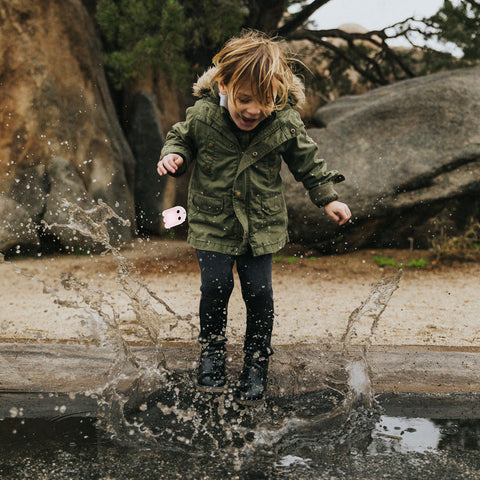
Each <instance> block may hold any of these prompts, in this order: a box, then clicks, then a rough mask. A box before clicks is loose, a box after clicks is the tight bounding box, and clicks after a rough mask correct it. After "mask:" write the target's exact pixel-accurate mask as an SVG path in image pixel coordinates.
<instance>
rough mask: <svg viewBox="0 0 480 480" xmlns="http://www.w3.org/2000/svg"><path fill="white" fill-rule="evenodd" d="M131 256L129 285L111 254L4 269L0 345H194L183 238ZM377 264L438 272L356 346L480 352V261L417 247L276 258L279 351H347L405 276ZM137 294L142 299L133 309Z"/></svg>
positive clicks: (234, 321)
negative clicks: (121, 341)
mask: <svg viewBox="0 0 480 480" xmlns="http://www.w3.org/2000/svg"><path fill="white" fill-rule="evenodd" d="M121 253H122V255H124V256H125V257H126V258H127V259H128V260H129V262H131V265H132V267H131V276H132V277H133V278H134V279H135V280H131V279H130V278H129V277H127V281H124V283H123V288H122V286H121V284H120V283H119V281H118V279H117V274H118V272H117V266H118V261H117V260H116V258H115V257H114V256H113V255H111V254H107V255H86V256H74V255H68V256H66V255H63V256H62V255H51V256H40V257H19V258H14V259H8V260H6V261H5V262H3V263H2V264H0V272H1V274H0V302H1V305H2V309H1V311H0V342H22V343H23V342H35V343H37V342H38V343H49V342H61V343H91V342H93V343H96V344H99V343H100V344H102V342H103V343H105V342H106V341H107V339H108V337H109V336H112V335H115V334H116V333H117V332H118V330H121V332H122V336H123V337H124V338H125V339H127V340H128V341H129V342H130V343H132V344H136V345H148V344H150V343H151V337H152V336H158V338H159V339H160V340H161V341H176V342H195V340H196V337H197V335H198V316H197V311H198V302H199V298H200V291H199V287H200V274H199V269H198V265H197V262H196V258H195V251H194V250H193V249H192V248H191V247H189V246H188V245H187V244H186V243H185V242H183V241H178V240H177V241H174V240H165V239H143V240H142V239H137V240H135V241H134V242H133V243H132V244H131V245H129V246H128V247H126V248H124V249H123V250H122V252H121ZM375 255H376V256H383V257H387V258H395V260H396V261H397V262H399V263H400V262H403V263H404V264H407V263H409V262H410V261H411V260H412V259H419V258H425V259H428V260H429V265H428V266H426V267H423V268H412V267H405V268H403V275H402V278H401V281H400V284H399V288H398V289H397V290H396V291H395V293H394V294H393V296H392V298H391V299H390V301H389V303H388V306H387V308H386V309H385V311H384V312H383V314H382V316H381V318H380V320H379V321H378V324H377V325H376V327H375V328H374V331H373V333H371V329H372V324H373V323H374V318H372V316H371V315H370V316H369V315H368V314H367V315H365V316H364V317H362V318H361V319H360V320H359V321H358V324H356V325H355V328H354V330H353V336H352V343H354V344H364V343H365V342H371V343H372V344H373V345H397V346H398V345H422V346H431V347H433V348H434V347H443V348H444V347H452V348H458V349H461V350H472V351H477V349H478V351H480V321H479V313H480V297H479V295H478V288H479V286H480V280H479V279H480V264H478V263H450V264H448V265H445V264H442V265H438V264H435V263H434V262H433V263H432V259H431V258H429V254H428V252H423V251H408V250H407V251H404V250H392V251H386V250H382V251H372V250H362V251H357V252H354V253H349V254H343V255H333V256H316V255H314V252H312V251H307V250H305V249H302V248H301V247H298V246H295V245H290V246H288V247H287V248H286V249H284V250H283V251H282V252H280V253H279V255H277V256H275V263H274V266H273V285H274V297H275V309H276V320H275V328H274V337H273V343H274V345H275V344H276V345H285V344H302V343H313V344H328V345H338V344H339V343H340V341H341V338H342V336H343V334H344V333H345V330H346V326H347V322H348V319H349V316H350V315H351V313H352V312H353V311H354V310H355V309H356V308H357V307H359V306H360V305H361V304H362V302H364V301H365V299H366V298H367V297H368V295H369V293H370V291H371V289H372V285H374V284H375V283H376V282H378V281H380V280H381V279H382V278H384V277H389V276H391V275H394V274H395V273H396V272H397V271H398V268H396V267H384V268H381V267H379V265H378V263H376V262H375V261H373V260H372V259H373V257H374V256H375ZM68 275H70V277H69V280H68V281H66V280H65V278H67V277H68ZM72 276H74V277H72ZM62 278H63V281H62ZM72 278H75V279H76V280H78V282H80V283H75V281H72ZM124 278H125V277H124ZM236 279H237V277H236ZM238 283H239V282H238V280H237V281H236V285H235V289H234V292H233V294H232V298H231V301H230V306H229V326H228V337H229V340H230V342H231V343H233V344H239V343H241V342H242V337H243V332H244V328H245V324H244V317H245V310H244V305H243V301H242V299H241V294H240V288H239V285H238ZM75 288H76V289H75ZM129 296H130V297H131V296H136V298H137V300H138V301H137V302H136V303H134V304H132V302H131V301H130V299H129ZM158 299H160V301H158ZM135 310H136V311H137V312H139V313H138V315H136V314H135ZM108 325H110V327H112V328H110V327H109V326H108ZM117 326H118V328H117Z"/></svg>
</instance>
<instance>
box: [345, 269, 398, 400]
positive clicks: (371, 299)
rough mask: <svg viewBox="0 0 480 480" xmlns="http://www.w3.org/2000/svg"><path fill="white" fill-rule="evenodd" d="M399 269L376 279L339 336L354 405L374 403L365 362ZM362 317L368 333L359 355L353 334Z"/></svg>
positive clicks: (396, 282) (394, 287) (394, 288)
mask: <svg viewBox="0 0 480 480" xmlns="http://www.w3.org/2000/svg"><path fill="white" fill-rule="evenodd" d="M401 278H402V270H399V271H398V272H397V273H396V274H395V275H393V276H391V277H386V278H382V279H381V280H380V281H379V282H376V283H375V284H374V285H373V286H372V289H371V290H370V293H369V295H368V297H367V298H366V300H364V301H363V302H362V303H361V305H360V306H359V307H357V308H356V309H355V310H354V311H353V312H352V313H351V314H350V316H349V318H348V322H347V327H346V329H345V333H344V334H343V336H342V344H343V355H344V358H345V359H348V358H349V357H350V358H351V357H352V356H353V359H350V360H347V366H346V368H345V369H346V371H347V373H348V385H349V387H350V392H351V393H352V395H353V398H352V401H353V403H354V405H357V406H358V405H364V406H365V407H367V408H371V407H372V405H373V394H374V391H373V388H372V381H371V378H372V372H371V368H370V365H369V362H368V351H369V349H370V347H371V345H372V341H373V338H374V336H375V332H376V329H377V326H378V323H379V321H380V317H381V315H382V313H383V312H384V311H385V309H386V308H387V305H388V302H389V301H390V299H391V297H392V295H393V293H394V292H395V290H397V288H398V287H399V283H400V279H401ZM363 318H368V319H370V328H369V334H368V335H367V337H366V339H365V341H364V342H363V345H362V349H361V353H360V355H358V354H355V353H352V352H353V350H354V349H353V348H352V337H353V334H354V333H355V329H356V328H357V327H358V325H359V324H360V321H361V320H362V319H363Z"/></svg>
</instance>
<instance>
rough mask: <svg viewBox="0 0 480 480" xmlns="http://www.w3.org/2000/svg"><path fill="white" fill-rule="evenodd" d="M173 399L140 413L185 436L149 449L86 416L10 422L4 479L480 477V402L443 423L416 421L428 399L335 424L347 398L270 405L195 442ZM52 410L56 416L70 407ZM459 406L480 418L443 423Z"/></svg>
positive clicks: (388, 400)
mask: <svg viewBox="0 0 480 480" xmlns="http://www.w3.org/2000/svg"><path fill="white" fill-rule="evenodd" d="M163 393H165V392H163ZM163 393H162V392H159V393H158V395H159V397H157V398H155V399H154V398H152V399H151V400H150V401H149V402H148V405H147V408H146V409H142V410H143V411H142V410H140V411H141V412H142V414H143V415H144V420H145V421H146V422H149V424H150V427H151V428H152V429H154V427H156V428H157V429H158V430H159V431H166V430H167V429H169V428H170V429H171V431H172V432H176V435H172V436H171V437H170V438H167V436H161V437H158V438H157V439H156V441H155V442H152V443H149V444H148V445H147V444H145V441H144V438H143V436H142V435H140V434H139V433H138V432H135V431H132V432H131V441H130V443H129V445H128V446H126V445H123V446H122V445H120V444H119V443H118V442H115V441H113V440H111V439H110V438H109V437H110V436H109V435H108V434H106V432H105V431H104V430H102V429H101V428H98V427H97V426H96V422H97V421H96V419H95V418H94V417H87V416H85V415H82V414H78V415H75V414H74V415H73V416H64V415H61V414H59V415H58V416H57V417H50V418H48V417H47V418H22V417H19V416H18V415H17V416H16V417H14V418H11V417H10V418H5V419H3V420H2V421H0V451H1V454H0V475H1V477H0V478H2V479H5V480H13V479H27V478H35V479H51V480H56V479H62V480H63V479H67V478H70V479H82V480H88V479H104V480H107V479H110V480H112V479H117V480H127V479H136V478H142V479H145V480H150V479H151V480H153V479H174V478H182V479H227V478H228V479H230V478H238V479H277V478H278V479H283V478H285V479H287V478H298V479H329V480H332V479H337V478H338V479H340V478H342V479H367V478H368V479H375V478H392V479H393V478H396V479H411V478H417V479H423V478H425V479H427V478H432V477H434V476H435V477H438V478H448V479H460V478H464V479H478V478H480V418H479V417H480V415H478V414H479V410H478V404H479V401H480V399H479V398H478V397H475V396H465V397H458V396H457V397H455V398H452V397H435V398H434V399H433V402H434V403H436V405H437V406H436V409H435V412H436V413H435V415H436V416H438V418H426V417H419V416H415V417H414V416H412V417H409V416H408V415H411V414H415V415H419V413H421V411H422V410H425V406H426V405H428V404H431V403H432V398H429V397H428V396H421V395H417V396H414V397H412V396H410V397H409V396H405V395H404V396H403V397H402V396H384V397H381V398H379V399H378V400H379V401H380V402H382V405H381V407H379V408H380V410H378V409H375V410H356V411H354V412H353V413H352V414H351V415H349V416H348V418H344V417H338V418H337V419H336V421H330V422H325V421H322V420H319V418H320V417H321V416H322V414H324V413H325V412H326V411H331V409H332V408H334V407H335V405H336V404H337V402H338V400H339V397H338V394H332V392H323V393H317V394H307V395H305V396H299V397H295V398H293V397H290V398H279V399H270V400H269V401H268V402H267V404H266V405H265V406H264V407H262V408H260V409H255V410H254V411H250V413H245V412H243V415H242V412H239V410H234V409H231V410H229V411H226V412H224V413H223V415H224V417H227V420H228V422H230V424H233V419H234V418H236V419H241V421H240V422H239V424H238V425H239V429H243V431H242V435H241V436H238V437H237V438H232V437H231V436H229V435H227V433H226V432H227V430H226V429H225V428H224V425H222V424H218V425H217V426H218V428H217V429H216V430H215V429H212V428H211V427H209V428H206V429H205V430H204V432H203V433H204V434H205V435H204V436H201V435H193V430H192V428H191V426H190V427H188V426H185V428H183V429H182V428H181V427H179V426H178V425H177V424H176V419H175V417H173V416H171V415H169V414H168V412H167V413H165V414H164V413H163V412H162V408H157V407H156V406H154V404H153V402H155V401H157V400H162V398H163V397H162V395H163ZM156 395H157V394H156ZM87 399H88V397H87ZM79 400H80V399H78V398H77V399H76V401H77V403H78V402H79ZM215 400H217V403H218V401H219V397H216V398H214V397H211V396H207V397H206V398H204V399H203V401H200V400H197V402H196V403H195V402H194V401H193V402H192V405H193V408H194V409H195V410H197V411H199V413H200V415H211V414H212V410H213V411H217V406H215ZM63 401H64V402H65V403H66V402H67V401H66V399H63ZM51 402H52V409H53V410H55V409H54V407H53V405H58V404H59V402H60V399H58V398H54V400H51ZM60 403H61V402H60ZM90 405H91V406H92V405H93V403H90ZM462 405H463V407H462ZM209 406H210V409H209ZM459 406H460V408H459ZM80 407H81V401H80V403H78V404H77V409H79V408H80ZM452 408H455V410H456V411H457V412H458V416H460V417H467V416H469V417H472V416H474V415H475V413H476V414H477V417H476V418H456V419H455V418H442V417H443V413H446V414H449V413H451V411H452ZM399 409H401V410H402V411H401V412H400V411H399ZM163 410H164V409H163ZM227 410H228V409H227ZM427 410H428V409H427ZM430 411H431V410H430ZM91 413H94V412H91ZM398 413H402V414H404V415H401V416H399V415H398ZM287 419H288V421H286V420H287ZM207 423H208V422H207ZM207 433H208V435H209V436H206V434H207ZM179 436H180V439H179V438H178V437H179ZM212 438H213V439H215V441H216V442H217V447H216V448H212Z"/></svg>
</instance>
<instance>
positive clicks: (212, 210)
mask: <svg viewBox="0 0 480 480" xmlns="http://www.w3.org/2000/svg"><path fill="white" fill-rule="evenodd" d="M192 202H193V205H194V206H195V208H196V210H197V211H198V212H201V213H206V214H208V215H219V214H220V213H222V211H223V198H217V197H208V196H207V195H202V194H201V193H195V194H194V195H193V198H192Z"/></svg>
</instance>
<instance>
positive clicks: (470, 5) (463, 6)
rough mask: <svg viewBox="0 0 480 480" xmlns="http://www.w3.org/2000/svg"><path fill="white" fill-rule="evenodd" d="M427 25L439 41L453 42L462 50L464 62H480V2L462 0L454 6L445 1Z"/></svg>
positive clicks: (450, 2)
mask: <svg viewBox="0 0 480 480" xmlns="http://www.w3.org/2000/svg"><path fill="white" fill-rule="evenodd" d="M427 24H429V25H430V26H431V27H432V28H433V34H432V35H433V36H435V37H436V38H437V39H438V40H440V41H443V42H452V43H454V44H455V45H456V46H457V47H458V48H460V50H461V51H462V52H463V59H464V60H466V61H477V60H480V2H478V1H475V0H461V1H460V2H456V3H455V4H454V3H453V2H452V1H450V0H445V1H444V2H443V6H442V8H440V10H439V11H438V12H437V13H436V14H435V15H433V16H432V17H431V18H430V19H428V20H427Z"/></svg>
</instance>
